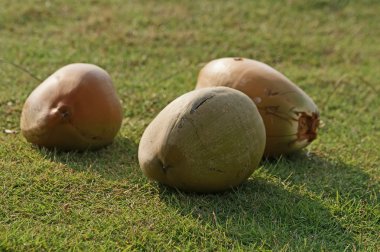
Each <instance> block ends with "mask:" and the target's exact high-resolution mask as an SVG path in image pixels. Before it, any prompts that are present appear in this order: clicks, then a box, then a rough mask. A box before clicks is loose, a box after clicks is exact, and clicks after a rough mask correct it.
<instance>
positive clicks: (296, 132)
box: [196, 58, 319, 156]
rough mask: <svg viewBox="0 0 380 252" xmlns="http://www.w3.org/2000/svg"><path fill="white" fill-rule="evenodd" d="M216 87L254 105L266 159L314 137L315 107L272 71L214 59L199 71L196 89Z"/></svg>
mask: <svg viewBox="0 0 380 252" xmlns="http://www.w3.org/2000/svg"><path fill="white" fill-rule="evenodd" d="M215 86H227V87H231V88H234V89H237V90H240V91H242V92H243V93H245V94H246V95H248V96H249V97H250V98H251V99H252V101H254V102H255V104H256V106H257V108H258V109H259V112H260V114H261V116H262V118H263V121H264V124H265V129H266V141H267V142H266V147H265V155H266V156H277V155H280V154H289V153H292V152H295V151H298V150H300V149H302V148H304V147H305V146H307V145H308V144H310V143H311V142H312V141H313V140H314V139H315V138H316V137H317V129H318V126H319V111H318V108H317V106H316V105H315V103H314V102H313V100H312V99H311V98H310V97H309V96H308V95H307V94H306V93H305V92H304V91H303V90H301V89H300V88H299V87H298V86H297V85H295V84H294V83H293V82H291V81H290V80H289V79H288V78H286V77H285V76H284V75H283V74H281V73H280V72H278V71H277V70H275V69H273V68H272V67H270V66H268V65H266V64H264V63H262V62H259V61H255V60H251V59H245V58H221V59H216V60H213V61H211V62H209V63H208V64H206V65H205V66H204V67H203V68H202V70H201V71H200V73H199V76H198V81H197V85H196V89H200V88H205V87H215Z"/></svg>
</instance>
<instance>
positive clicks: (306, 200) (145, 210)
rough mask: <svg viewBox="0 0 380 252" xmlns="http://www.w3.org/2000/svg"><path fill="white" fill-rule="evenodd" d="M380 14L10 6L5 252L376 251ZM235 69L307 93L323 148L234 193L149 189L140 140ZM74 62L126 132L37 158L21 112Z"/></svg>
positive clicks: (3, 53)
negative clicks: (257, 67)
mask: <svg viewBox="0 0 380 252" xmlns="http://www.w3.org/2000/svg"><path fill="white" fill-rule="evenodd" d="M379 13H380V3H379V2H378V1H376V0H373V1H370V0H363V1H349V0H333V1H327V0H313V1H302V0H288V1H274V0H271V1H267V0H258V1H248V0H247V1H244V0H240V1H239V0H234V1H216V0H215V1H213V0H192V1H174V0H172V1H170V0H167V1H154V0H151V1H148V0H129V1H123V0H112V1H100V0H98V1H97V0H92V1H74V0H68V1H42V0H39V1H37V0H33V1H20V0H17V1H16V0H15V1H6V0H0V80H1V82H0V119H1V120H0V130H1V132H0V143H1V145H0V251H43V250H60V251H74V250H88V251H117V250H135V251H177V250H178V251H239V250H240V251H268V250H269V251H271V250H273V251H379V250H380V239H379V238H380V237H379V234H380V203H379V199H378V197H379V196H380V195H379V192H380V169H379V164H380V162H379V161H380V157H379V156H380V147H379V144H380V122H379V119H380V98H379V93H380V83H379V80H380V68H379V62H380V44H379V41H380V26H379V24H380V15H379ZM225 56H241V57H247V58H253V59H257V60H260V61H263V62H266V63H267V64H269V65H271V66H273V67H274V68H276V69H277V70H279V71H280V72H282V73H284V74H285V75H286V76H287V77H288V78H290V79H291V80H292V81H293V82H295V83H297V84H298V85H299V86H300V87H301V88H302V89H303V90H305V91H306V92H307V93H308V94H309V95H310V96H311V97H312V98H313V100H314V101H315V103H316V104H317V105H318V106H319V108H320V111H321V118H322V120H323V122H324V127H323V128H322V129H320V131H319V136H318V139H317V140H316V141H315V142H313V143H312V144H311V145H310V146H309V147H307V148H306V149H305V150H304V151H303V152H302V153H298V154H296V155H293V156H290V157H281V158H278V159H274V160H265V161H263V162H262V163H261V164H260V167H259V169H258V170H257V171H256V172H255V173H254V174H253V175H252V176H251V177H250V178H249V180H248V181H247V182H246V183H244V184H243V185H242V186H240V187H238V188H237V189H235V190H231V191H228V192H224V193H219V194H189V193H183V192H180V191H176V190H173V189H169V188H167V187H164V186H161V185H158V184H156V183H152V182H149V181H148V180H147V179H146V178H145V177H144V176H143V174H142V172H141V171H140V169H139V165H138V161H137V147H138V144H139V140H140V137H141V135H142V133H143V131H144V129H145V127H146V126H147V125H148V124H149V123H150V121H151V120H152V119H153V118H154V117H155V115H156V114H157V113H158V112H159V111H160V110H161V109H163V108H164V107H165V106H166V105H167V104H168V103H169V102H170V101H172V100H173V99H175V98H176V97H178V96H179V95H181V94H183V93H185V92H188V91H191V90H192V89H194V86H195V83H196V78H197V74H198V72H199V70H200V69H201V67H202V66H203V65H204V64H205V63H207V62H208V61H210V60H212V59H215V58H220V57H225ZM7 62H8V63H7ZM9 62H10V63H12V64H10V63H9ZM73 62H88V63H93V64H97V65H99V66H101V67H103V68H104V69H106V70H107V71H108V72H109V73H110V75H111V76H112V78H113V81H114V85H115V87H116V89H117V92H118V94H119V96H120V98H121V100H122V102H123V109H124V120H123V124H122V128H121V130H120V133H119V134H118V136H117V137H116V139H115V141H114V143H113V144H112V145H110V146H109V147H107V148H104V149H102V150H99V151H96V152H84V153H72V152H71V153H70V152H63V153H62V152H56V151H48V150H44V149H38V148H35V147H33V146H31V145H30V144H28V143H27V142H26V140H25V139H24V138H23V137H22V135H21V134H20V130H19V118H20V113H21V110H22V106H23V103H24V101H25V99H26V97H27V96H28V94H29V93H30V92H31V91H32V90H33V89H34V88H35V87H36V86H37V85H38V84H39V83H40V82H41V80H43V79H45V78H46V77H47V76H49V75H50V74H51V73H53V72H54V71H56V70H57V69H58V68H60V67H62V66H64V65H66V64H69V63H73ZM14 64H16V65H18V66H19V67H16V66H15V65H14ZM20 67H21V68H23V69H24V70H21V69H20ZM28 72H29V73H28ZM5 130H11V131H5ZM12 131H16V133H14V134H9V133H12Z"/></svg>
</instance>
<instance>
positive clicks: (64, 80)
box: [20, 63, 122, 150]
mask: <svg viewBox="0 0 380 252" xmlns="http://www.w3.org/2000/svg"><path fill="white" fill-rule="evenodd" d="M121 121H122V107H121V103H120V100H119V98H118V96H117V94H116V92H115V89H114V87H113V84H112V81H111V78H110V76H109V75H108V73H107V72H106V71H104V70H103V69H101V68H100V67H98V66H95V65H91V64H83V63H76V64H70V65H67V66H64V67H62V68H61V69H59V70H58V71H56V72H55V73H53V74H52V75H51V76H50V77H48V78H47V79H46V80H45V81H44V82H42V83H41V84H40V85H39V86H38V87H37V88H36V89H35V90H34V91H33V92H32V93H31V94H30V95H29V97H28V98H27V99H26V102H25V104H24V107H23V110H22V114H21V122H20V127H21V132H22V134H23V135H24V136H25V138H26V139H27V141H28V142H31V143H33V144H36V145H38V146H43V147H47V148H57V149H62V150H85V149H96V148H100V147H103V146H105V145H108V144H110V143H111V142H112V141H113V139H114V137H115V135H116V134H117V132H118V131H119V129H120V126H121Z"/></svg>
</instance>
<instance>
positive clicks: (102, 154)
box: [40, 136, 141, 180]
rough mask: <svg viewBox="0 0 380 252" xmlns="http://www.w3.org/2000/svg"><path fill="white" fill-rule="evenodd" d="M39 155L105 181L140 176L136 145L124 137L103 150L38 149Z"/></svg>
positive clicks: (118, 138) (119, 137) (120, 137)
mask: <svg viewBox="0 0 380 252" xmlns="http://www.w3.org/2000/svg"><path fill="white" fill-rule="evenodd" d="M40 153H41V154H43V155H44V156H45V157H46V158H48V159H50V160H51V161H52V162H55V163H62V164H64V165H66V166H68V167H69V168H71V169H73V170H75V171H78V172H81V171H89V172H93V173H97V174H99V175H101V176H102V177H103V178H105V179H110V180H121V179H132V178H135V177H137V176H141V174H140V173H139V169H137V168H136V167H138V165H137V164H138V161H137V160H138V159H137V144H136V143H135V142H134V141H132V140H131V139H128V138H126V137H122V136H118V137H116V138H115V140H114V142H113V143H112V144H110V145H108V146H106V147H104V148H101V149H98V150H88V151H81V152H78V151H59V150H49V149H44V148H42V149H40Z"/></svg>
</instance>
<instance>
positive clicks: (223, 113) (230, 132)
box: [138, 87, 265, 192]
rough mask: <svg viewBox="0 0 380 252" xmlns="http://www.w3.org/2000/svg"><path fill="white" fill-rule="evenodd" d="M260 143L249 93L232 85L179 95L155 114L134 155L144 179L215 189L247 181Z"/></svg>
mask: <svg viewBox="0 0 380 252" xmlns="http://www.w3.org/2000/svg"><path fill="white" fill-rule="evenodd" d="M264 147H265V128H264V124H263V121H262V119H261V117H260V114H259V112H258V110H257V108H256V106H255V104H254V103H253V102H252V101H251V100H250V99H249V97H248V96H246V95H245V94H243V93H242V92H240V91H237V90H234V89H231V88H226V87H217V88H205V89H201V90H195V91H192V92H189V93H186V94H184V95H182V96H180V97H178V98H177V99H175V100H174V101H172V102H171V103H170V104H169V105H167V106H166V107H165V108H164V109H163V110H162V111H161V112H160V113H159V114H158V115H157V117H156V118H154V120H153V121H152V122H151V123H150V124H149V126H148V127H147V128H146V130H145V132H144V134H143V136H142V138H141V141H140V144H139V151H138V159H139V163H140V167H141V169H142V171H143V173H144V174H145V175H146V176H147V177H148V178H149V179H152V180H155V181H158V182H160V183H163V184H166V185H168V186H171V187H175V188H178V189H181V190H185V191H193V192H216V191H222V190H226V189H228V188H231V187H234V186H237V185H239V184H241V183H242V182H243V181H244V180H246V179H247V178H248V177H249V176H250V175H251V174H252V172H253V171H254V170H255V169H256V168H257V166H258V164H259V162H260V160H261V158H262V155H263V152H264Z"/></svg>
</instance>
